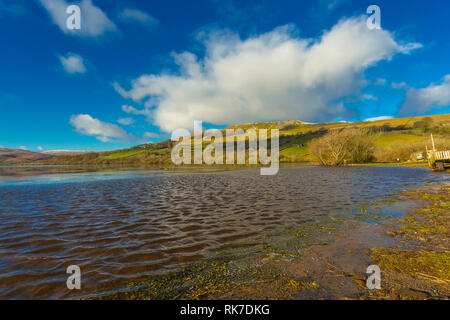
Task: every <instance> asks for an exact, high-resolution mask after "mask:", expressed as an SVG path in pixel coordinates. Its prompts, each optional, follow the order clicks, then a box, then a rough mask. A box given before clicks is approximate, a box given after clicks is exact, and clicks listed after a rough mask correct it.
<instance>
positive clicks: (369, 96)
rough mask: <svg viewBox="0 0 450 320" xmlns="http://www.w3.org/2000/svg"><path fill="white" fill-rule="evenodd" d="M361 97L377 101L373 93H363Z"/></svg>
mask: <svg viewBox="0 0 450 320" xmlns="http://www.w3.org/2000/svg"><path fill="white" fill-rule="evenodd" d="M362 99H363V100H373V101H377V100H378V97H375V96H374V95H373V94H363V96H362Z"/></svg>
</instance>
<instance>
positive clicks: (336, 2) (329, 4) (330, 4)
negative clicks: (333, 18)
mask: <svg viewBox="0 0 450 320" xmlns="http://www.w3.org/2000/svg"><path fill="white" fill-rule="evenodd" d="M346 1H347V0H320V1H319V4H320V5H321V6H322V7H326V8H327V9H328V10H333V9H335V8H337V7H338V6H340V5H341V4H342V3H344V2H346Z"/></svg>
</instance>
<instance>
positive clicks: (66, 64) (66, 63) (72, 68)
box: [59, 52, 86, 74]
mask: <svg viewBox="0 0 450 320" xmlns="http://www.w3.org/2000/svg"><path fill="white" fill-rule="evenodd" d="M59 61H60V62H61V65H62V66H63V68H64V70H65V71H66V72H67V73H69V74H74V73H85V72H86V66H85V65H84V60H83V58H82V57H81V56H80V55H78V54H75V53H71V52H69V53H68V54H66V56H59Z"/></svg>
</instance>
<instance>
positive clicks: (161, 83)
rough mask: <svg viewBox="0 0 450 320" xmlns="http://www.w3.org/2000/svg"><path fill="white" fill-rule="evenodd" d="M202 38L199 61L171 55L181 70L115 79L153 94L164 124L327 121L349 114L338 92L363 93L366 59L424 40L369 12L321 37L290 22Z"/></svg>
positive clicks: (156, 117) (152, 113) (135, 93)
mask: <svg viewBox="0 0 450 320" xmlns="http://www.w3.org/2000/svg"><path fill="white" fill-rule="evenodd" d="M204 45H205V47H206V54H205V58H204V59H202V60H200V61H199V60H198V58H197V57H196V56H195V55H194V54H192V53H190V52H184V53H181V54H174V55H173V57H174V59H175V62H176V63H177V64H178V65H179V67H180V75H168V74H160V75H155V74H150V75H143V76H141V77H139V78H138V79H136V80H134V81H133V82H132V87H131V89H130V90H129V91H126V90H125V89H123V88H122V87H120V86H119V85H118V84H115V85H114V87H115V88H116V90H117V91H118V92H119V93H120V94H121V95H122V96H123V97H126V98H131V99H133V100H134V101H136V102H140V101H142V100H145V99H148V100H146V103H145V109H144V110H146V112H147V115H148V116H149V117H151V119H152V120H153V122H154V123H155V124H156V125H158V126H159V127H160V128H161V129H162V130H164V131H166V132H169V131H172V130H174V129H177V128H192V126H193V121H194V120H203V121H204V122H208V123H212V124H215V125H229V124H235V123H245V122H255V121H271V120H288V119H300V120H302V121H313V122H314V121H319V122H322V121H326V120H331V119H334V118H336V117H338V116H343V115H345V114H346V112H347V110H346V109H345V107H344V105H343V103H342V102H339V99H341V98H344V97H346V96H349V95H352V94H359V92H360V89H361V88H362V87H363V86H364V85H365V84H366V81H365V80H364V71H365V70H366V69H367V68H368V67H370V66H373V65H375V64H377V62H379V61H381V60H390V59H391V58H392V57H393V56H394V55H395V54H397V53H409V52H410V51H411V50H413V49H414V48H417V47H419V46H420V45H419V44H415V43H408V44H404V45H402V44H400V43H398V42H397V41H395V40H394V38H393V35H392V34H391V33H390V32H388V31H386V30H369V29H368V28H367V26H366V18H365V17H364V16H362V17H358V18H349V19H344V20H341V21H340V22H339V23H338V24H337V25H335V26H334V27H333V28H332V29H331V30H330V31H328V32H325V33H324V34H323V35H322V37H320V38H319V39H315V40H311V39H302V38H299V37H296V36H295V30H293V28H292V26H284V27H279V28H276V29H275V30H273V31H271V32H268V33H265V34H261V35H259V36H256V37H253V38H249V39H246V40H241V39H240V38H239V36H238V35H236V34H232V33H230V32H213V33H211V34H210V35H209V37H207V38H206V39H205V40H204ZM129 111H130V113H131V112H132V111H135V110H131V109H130V110H129ZM141 112H143V111H141Z"/></svg>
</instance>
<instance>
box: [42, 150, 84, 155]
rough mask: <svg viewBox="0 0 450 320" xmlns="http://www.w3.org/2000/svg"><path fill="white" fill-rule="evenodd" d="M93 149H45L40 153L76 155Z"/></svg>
mask: <svg viewBox="0 0 450 320" xmlns="http://www.w3.org/2000/svg"><path fill="white" fill-rule="evenodd" d="M89 152H93V151H84V150H46V151H41V153H43V154H46V155H52V156H76V155H80V154H85V153H89Z"/></svg>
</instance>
